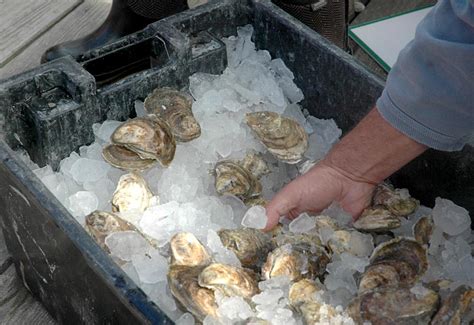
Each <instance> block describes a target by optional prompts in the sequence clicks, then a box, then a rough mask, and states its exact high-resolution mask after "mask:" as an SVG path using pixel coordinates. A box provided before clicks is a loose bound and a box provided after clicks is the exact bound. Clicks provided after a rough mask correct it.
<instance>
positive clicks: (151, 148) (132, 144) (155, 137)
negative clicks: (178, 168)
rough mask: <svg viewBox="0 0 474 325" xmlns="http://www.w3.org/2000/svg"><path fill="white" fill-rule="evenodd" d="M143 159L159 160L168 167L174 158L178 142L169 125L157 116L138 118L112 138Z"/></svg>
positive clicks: (119, 129) (123, 126)
mask: <svg viewBox="0 0 474 325" xmlns="http://www.w3.org/2000/svg"><path fill="white" fill-rule="evenodd" d="M110 139H111V141H112V143H113V144H116V145H120V146H123V147H125V148H127V149H129V150H131V151H133V152H135V153H136V154H137V155H139V156H140V158H142V159H155V160H158V161H159V162H160V163H161V164H162V165H163V166H168V165H169V164H170V163H171V161H172V160H173V158H174V153H175V150H176V142H175V139H174V136H173V134H172V133H171V130H170V128H169V126H168V124H167V123H166V122H165V121H163V120H162V119H160V118H158V117H155V116H151V115H149V116H147V117H137V118H134V119H131V120H128V121H127V122H125V123H123V124H122V125H120V126H119V127H118V128H117V129H116V130H115V131H114V133H112V136H111V137H110Z"/></svg>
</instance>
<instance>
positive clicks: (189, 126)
mask: <svg viewBox="0 0 474 325" xmlns="http://www.w3.org/2000/svg"><path fill="white" fill-rule="evenodd" d="M144 107H145V111H146V112H147V113H148V114H154V115H157V116H159V117H161V118H162V119H163V120H165V121H166V122H167V123H168V124H169V126H170V127H171V131H172V132H173V135H174V136H175V138H176V141H179V142H187V141H191V140H193V139H196V138H198V137H199V136H200V135H201V126H200V125H199V123H198V122H197V120H196V118H195V117H194V115H193V112H192V98H191V97H190V96H188V95H186V94H185V93H183V92H180V91H178V90H175V89H172V88H168V87H164V88H157V89H155V90H154V91H153V92H152V93H151V94H149V95H148V96H147V97H146V99H145V102H144Z"/></svg>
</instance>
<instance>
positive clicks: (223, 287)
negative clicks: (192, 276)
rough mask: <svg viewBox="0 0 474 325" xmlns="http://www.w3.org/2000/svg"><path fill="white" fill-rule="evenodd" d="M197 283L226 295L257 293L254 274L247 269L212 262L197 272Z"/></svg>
mask: <svg viewBox="0 0 474 325" xmlns="http://www.w3.org/2000/svg"><path fill="white" fill-rule="evenodd" d="M198 279H199V285H200V286H201V287H205V288H208V289H212V290H214V291H220V292H221V293H223V294H224V295H227V296H240V297H243V298H246V299H250V298H252V296H253V295H255V294H257V293H258V291H259V290H258V284H257V276H256V274H255V273H254V272H253V271H251V270H248V269H243V268H239V267H235V266H231V265H226V264H220V263H213V264H211V265H209V266H207V267H206V268H205V269H204V270H202V272H201V273H200V274H199V278H198Z"/></svg>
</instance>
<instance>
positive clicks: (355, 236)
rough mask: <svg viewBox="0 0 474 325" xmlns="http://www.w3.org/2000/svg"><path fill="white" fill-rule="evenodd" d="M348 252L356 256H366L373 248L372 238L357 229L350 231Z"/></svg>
mask: <svg viewBox="0 0 474 325" xmlns="http://www.w3.org/2000/svg"><path fill="white" fill-rule="evenodd" d="M349 247H350V250H349V251H350V253H351V254H354V255H355V256H358V257H366V256H369V255H370V254H372V251H373V250H374V239H373V237H372V236H371V235H369V234H363V233H361V232H358V231H352V232H351V238H350V239H349Z"/></svg>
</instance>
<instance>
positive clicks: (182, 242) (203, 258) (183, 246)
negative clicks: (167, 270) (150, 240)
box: [170, 232, 211, 266]
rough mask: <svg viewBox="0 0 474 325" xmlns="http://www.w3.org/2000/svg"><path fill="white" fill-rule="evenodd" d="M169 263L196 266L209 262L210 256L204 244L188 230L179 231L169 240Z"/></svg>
mask: <svg viewBox="0 0 474 325" xmlns="http://www.w3.org/2000/svg"><path fill="white" fill-rule="evenodd" d="M170 250H171V264H172V265H185V266H198V265H208V264H209V263H211V256H210V255H209V253H208V252H207V250H206V248H205V247H204V245H202V244H201V242H200V241H199V240H198V239H197V238H196V236H194V235H193V234H192V233H189V232H180V233H177V234H176V235H174V236H173V237H172V238H171V240H170Z"/></svg>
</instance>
